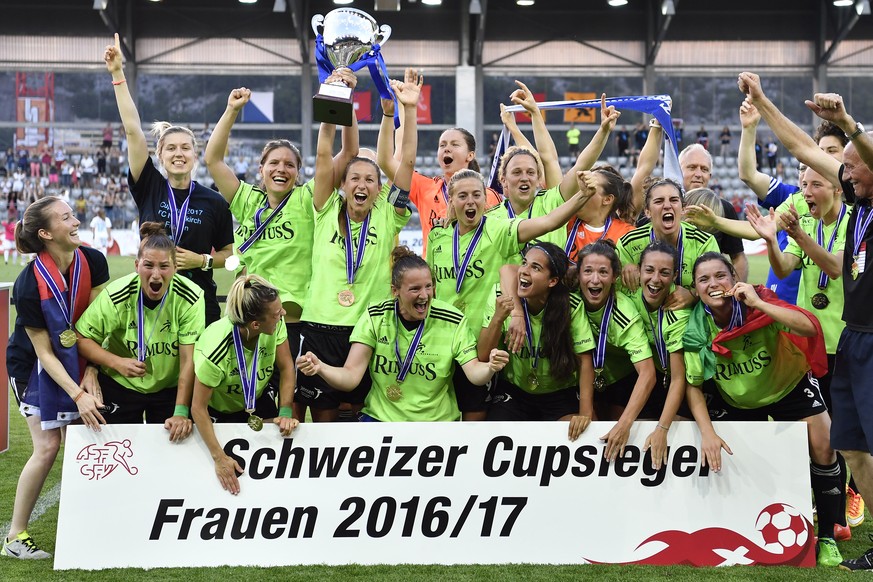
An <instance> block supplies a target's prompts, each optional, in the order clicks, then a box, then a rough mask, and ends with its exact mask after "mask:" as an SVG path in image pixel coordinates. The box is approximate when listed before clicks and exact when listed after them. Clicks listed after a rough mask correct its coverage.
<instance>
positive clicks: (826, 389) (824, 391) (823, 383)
mask: <svg viewBox="0 0 873 582" xmlns="http://www.w3.org/2000/svg"><path fill="white" fill-rule="evenodd" d="M836 360H837V356H836V354H828V373H827V374H825V375H824V376H822V377H821V378H816V380H818V389H819V390H821V396H822V398H824V403H825V406H827V407H828V410H830V411H833V409H834V407H833V405H832V404H831V380H832V379H833V377H834V366H835V365H836Z"/></svg>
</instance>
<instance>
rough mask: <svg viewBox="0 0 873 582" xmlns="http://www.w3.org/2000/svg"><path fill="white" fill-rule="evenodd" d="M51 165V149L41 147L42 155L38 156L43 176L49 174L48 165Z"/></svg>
mask: <svg viewBox="0 0 873 582" xmlns="http://www.w3.org/2000/svg"><path fill="white" fill-rule="evenodd" d="M51 165H52V150H51V149H50V148H47V147H43V149H42V156H40V172H41V174H42V175H43V176H48V175H49V167H51Z"/></svg>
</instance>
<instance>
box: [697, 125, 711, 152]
mask: <svg viewBox="0 0 873 582" xmlns="http://www.w3.org/2000/svg"><path fill="white" fill-rule="evenodd" d="M697 143H699V144H700V145H702V146H703V149H705V150H708V149H709V132H708V131H706V127H704V126H703V124H702V123H701V124H700V129H698V130H697Z"/></svg>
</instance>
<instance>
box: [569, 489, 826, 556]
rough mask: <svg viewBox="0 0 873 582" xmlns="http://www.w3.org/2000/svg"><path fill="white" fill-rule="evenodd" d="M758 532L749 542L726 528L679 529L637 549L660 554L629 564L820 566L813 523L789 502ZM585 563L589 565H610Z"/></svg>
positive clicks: (772, 510) (770, 511)
mask: <svg viewBox="0 0 873 582" xmlns="http://www.w3.org/2000/svg"><path fill="white" fill-rule="evenodd" d="M755 530H757V533H758V536H757V537H758V539H749V538H747V537H745V536H744V535H742V534H740V533H737V532H735V531H733V530H729V529H725V528H721V527H709V528H705V529H700V530H697V531H695V532H691V533H687V532H683V531H678V530H670V531H662V532H658V533H656V534H654V535H652V536H649V537H648V538H647V539H645V540H643V542H642V543H641V544H640V545H639V546H637V548H636V549H637V550H638V551H640V552H646V550H647V549H649V548H657V549H658V551H656V552H655V553H654V554H653V555H650V556H649V557H648V558H643V559H640V560H634V561H632V562H624V563H625V564H651V565H658V566H663V565H670V564H681V565H689V566H732V565H753V564H754V565H762V566H769V565H785V566H807V567H812V566H815V536H814V535H813V533H812V524H811V523H810V522H809V520H808V519H806V518H805V517H804V516H803V515H801V513H800V512H799V511H797V509H795V508H794V507H792V506H790V505H787V504H785V503H772V504H770V505H768V506H767V507H765V508H764V509H763V510H762V511H761V513H759V514H758V519H757V521H756V522H755ZM646 546H648V548H646ZM649 552H651V550H650V549H649ZM649 552H647V553H649ZM586 561H587V562H588V563H590V564H606V563H608V562H595V561H594V560H586Z"/></svg>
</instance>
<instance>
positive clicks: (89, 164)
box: [79, 152, 97, 188]
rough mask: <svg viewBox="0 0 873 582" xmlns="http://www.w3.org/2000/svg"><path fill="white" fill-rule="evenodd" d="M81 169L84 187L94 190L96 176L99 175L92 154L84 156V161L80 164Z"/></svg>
mask: <svg viewBox="0 0 873 582" xmlns="http://www.w3.org/2000/svg"><path fill="white" fill-rule="evenodd" d="M79 169H80V170H81V172H82V187H83V188H92V187H93V186H94V176H96V175H97V164H96V162H95V161H94V158H93V156H92V155H91V152H87V153H85V155H84V156H82V161H81V162H79Z"/></svg>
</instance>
